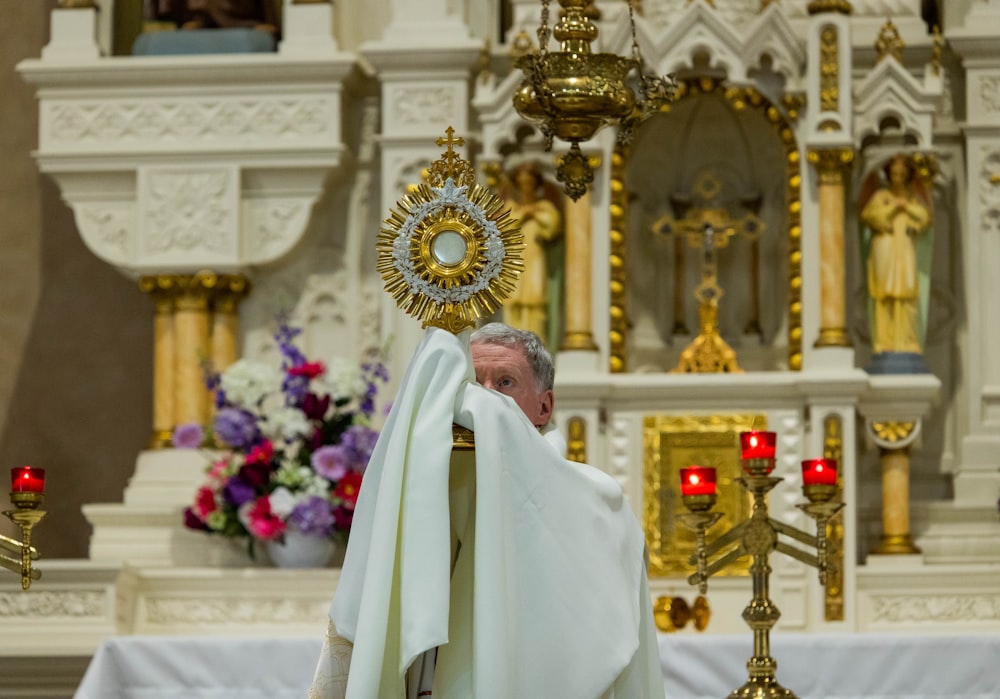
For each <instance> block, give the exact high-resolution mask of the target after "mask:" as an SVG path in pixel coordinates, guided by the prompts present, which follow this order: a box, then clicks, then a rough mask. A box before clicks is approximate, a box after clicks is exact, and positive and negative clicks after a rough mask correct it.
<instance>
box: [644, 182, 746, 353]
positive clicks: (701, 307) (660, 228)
mask: <svg viewBox="0 0 1000 699" xmlns="http://www.w3.org/2000/svg"><path fill="white" fill-rule="evenodd" d="M695 189H696V191H697V192H698V194H699V195H700V196H699V199H701V200H702V203H703V205H701V206H690V207H686V208H687V211H686V212H685V213H686V215H684V216H682V217H681V218H675V217H674V216H672V215H671V214H665V215H664V216H662V217H660V218H659V219H658V220H657V221H656V222H655V223H654V224H653V232H654V233H655V234H658V235H664V236H671V235H673V236H675V241H676V245H677V252H678V257H681V259H683V258H682V253H683V239H684V238H687V242H688V243H689V244H690V245H691V246H692V247H694V248H697V249H699V250H700V251H701V265H700V276H701V280H700V282H699V284H698V286H697V287H696V288H695V291H694V296H695V298H696V299H697V300H698V316H699V323H700V328H699V333H698V336H697V337H696V338H695V339H694V340H693V341H692V342H691V344H690V345H688V346H687V347H686V348H685V349H684V351H683V352H681V359H680V362H679V363H678V365H677V367H676V368H675V369H674V372H681V373H723V372H725V373H736V372H741V371H742V369H740V367H739V364H738V363H737V361H736V352H735V351H733V348H732V347H730V346H729V344H728V343H727V342H726V341H725V340H723V339H722V336H721V335H720V334H719V299H721V298H722V295H723V290H722V287H721V286H720V285H719V280H718V250H720V249H721V248H724V247H727V246H728V245H729V240H730V239H731V238H732V237H733V236H734V235H736V234H742V235H743V236H745V237H747V238H749V239H750V240H751V241H752V242H754V245H753V248H752V259H751V265H752V269H753V271H754V273H755V272H756V266H757V259H756V254H757V246H756V241H757V240H758V239H759V237H760V234H761V232H762V231H763V230H764V222H763V221H761V219H760V217H758V216H757V214H756V213H754V212H753V210H751V209H750V206H747V207H746V208H747V209H748V210H747V213H746V214H744V215H743V216H741V217H739V218H734V217H732V216H731V215H730V213H729V211H728V209H726V208H725V207H722V206H718V205H715V206H713V205H714V204H716V201H715V200H716V199H717V197H718V193H719V190H720V186H719V182H718V180H717V179H716V178H715V177H714V176H713V175H712V174H711V173H705V174H703V175H702V176H700V177H699V178H698V181H697V182H696V185H695ZM748 203H750V204H751V205H752V204H754V203H755V202H748ZM678 208H680V207H678ZM754 208H756V207H754ZM681 269H682V266H681V265H677V266H676V267H675V277H674V319H675V320H674V331H675V332H676V331H677V330H678V328H679V326H678V319H680V323H681V325H680V327H681V328H683V286H684V283H683V276H682V275H681V274H680V271H681ZM756 287H757V284H756V277H754V283H753V284H752V286H751V295H752V298H751V307H752V308H753V309H754V316H753V318H752V319H751V325H756V322H755V319H756V293H757V289H756ZM748 327H749V326H748ZM684 332H685V334H686V329H685V331H684Z"/></svg>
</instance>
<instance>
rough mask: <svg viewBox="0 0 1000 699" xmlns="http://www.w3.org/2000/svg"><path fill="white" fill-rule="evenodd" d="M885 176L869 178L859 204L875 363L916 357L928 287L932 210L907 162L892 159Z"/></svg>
mask: <svg viewBox="0 0 1000 699" xmlns="http://www.w3.org/2000/svg"><path fill="white" fill-rule="evenodd" d="M883 174H884V177H885V179H884V181H879V176H878V173H873V174H872V175H870V176H869V178H868V179H867V180H866V183H865V186H864V188H863V190H862V196H861V198H860V204H861V207H862V208H861V221H862V223H863V230H862V250H863V252H864V254H865V255H866V256H867V264H868V270H867V272H868V294H869V297H870V299H871V301H870V304H869V308H870V313H871V315H870V322H871V330H872V348H873V350H874V353H875V355H876V357H877V356H878V355H881V354H884V353H906V354H916V355H920V354H922V352H923V350H922V344H923V335H924V330H923V325H924V318H925V316H926V299H927V296H928V292H929V286H930V284H929V261H930V254H929V253H930V235H929V231H930V225H931V218H932V217H931V205H930V201H929V198H928V196H927V193H926V191H925V189H924V186H923V183H922V182H921V181H920V179H919V178H918V177H917V173H916V168H915V166H914V164H913V161H912V160H911V158H909V157H908V156H905V155H902V154H900V155H896V156H894V157H892V158H891V159H890V160H889V162H888V163H887V164H886V165H885V166H884V168H883ZM871 192H874V193H871ZM868 193H871V194H868Z"/></svg>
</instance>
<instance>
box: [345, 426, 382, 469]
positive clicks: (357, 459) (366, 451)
mask: <svg viewBox="0 0 1000 699" xmlns="http://www.w3.org/2000/svg"><path fill="white" fill-rule="evenodd" d="M377 441H378V432H376V431H375V430H373V429H372V428H370V427H365V426H364V425H351V426H350V427H348V428H347V430H345V431H344V436H343V437H342V438H341V443H342V444H343V445H344V447H345V448H346V449H347V450H348V452H349V453H350V456H351V467H352V468H353V469H354V470H355V471H363V470H364V469H365V467H366V466H368V460H369V459H370V458H371V456H372V451H373V450H374V449H375V443H376V442H377Z"/></svg>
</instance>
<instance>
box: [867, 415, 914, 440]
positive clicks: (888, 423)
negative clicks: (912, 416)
mask: <svg viewBox="0 0 1000 699" xmlns="http://www.w3.org/2000/svg"><path fill="white" fill-rule="evenodd" d="M871 426H872V432H873V433H874V434H875V436H876V437H878V438H879V439H880V440H882V441H883V442H886V443H888V444H900V443H902V442H904V441H906V439H907V438H908V437H909V436H910V435H911V434H913V431H914V429H916V426H917V423H916V422H914V421H912V420H885V421H880V422H872V423H871Z"/></svg>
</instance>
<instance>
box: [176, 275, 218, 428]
mask: <svg viewBox="0 0 1000 699" xmlns="http://www.w3.org/2000/svg"><path fill="white" fill-rule="evenodd" d="M177 281H178V285H177V286H178V289H177V297H176V306H175V309H174V334H175V338H176V355H175V367H176V369H175V377H176V383H175V389H176V393H175V395H176V402H175V405H174V425H180V424H183V423H186V422H196V423H199V424H202V425H204V424H205V423H206V422H207V420H208V406H209V400H208V390H207V389H206V388H205V378H204V369H203V363H204V360H207V359H208V358H209V356H208V353H209V351H210V348H211V345H210V335H209V314H208V311H209V303H208V301H209V293H210V291H211V290H212V289H213V288H214V287H215V285H216V282H217V276H216V275H215V274H213V273H211V272H198V273H197V274H195V275H193V276H179V277H177Z"/></svg>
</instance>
